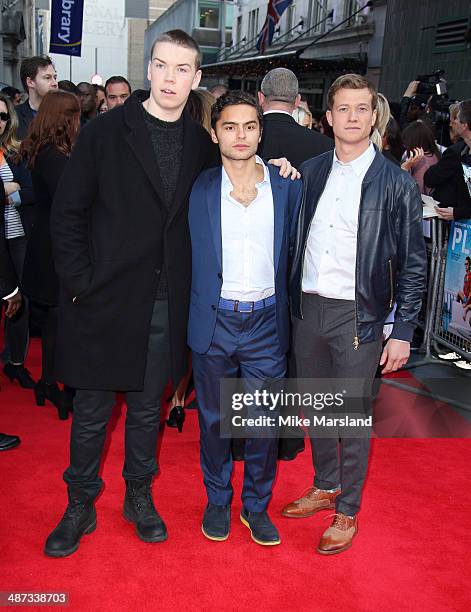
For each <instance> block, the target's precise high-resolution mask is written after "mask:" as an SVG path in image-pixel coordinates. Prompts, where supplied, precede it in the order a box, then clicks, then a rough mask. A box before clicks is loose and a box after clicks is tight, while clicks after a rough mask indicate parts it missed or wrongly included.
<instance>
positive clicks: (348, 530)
mask: <svg viewBox="0 0 471 612" xmlns="http://www.w3.org/2000/svg"><path fill="white" fill-rule="evenodd" d="M357 533H358V519H357V517H356V516H354V517H351V516H347V515H345V514H342V513H341V512H338V513H337V514H335V515H334V520H333V521H332V525H331V526H330V527H329V528H328V529H326V530H325V531H324V533H323V534H322V537H321V539H320V541H319V546H318V547H317V552H318V553H320V554H321V555H336V554H337V553H341V552H343V551H344V550H347V548H350V546H351V545H352V540H353V538H354V537H355V535H356V534H357Z"/></svg>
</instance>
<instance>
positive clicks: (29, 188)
mask: <svg viewBox="0 0 471 612" xmlns="http://www.w3.org/2000/svg"><path fill="white" fill-rule="evenodd" d="M8 165H9V166H10V168H11V171H12V174H13V180H14V181H15V183H18V185H19V186H20V191H19V192H18V194H19V196H20V202H21V205H22V206H27V205H31V204H34V203H35V197H34V190H33V181H32V178H31V172H30V171H29V169H28V167H27V165H26V161H24V160H21V161H15V160H14V159H11V158H10V159H9V160H8Z"/></svg>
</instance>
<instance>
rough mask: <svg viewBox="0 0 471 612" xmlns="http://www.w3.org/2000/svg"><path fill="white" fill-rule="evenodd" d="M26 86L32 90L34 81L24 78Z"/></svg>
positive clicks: (34, 84) (34, 85)
mask: <svg viewBox="0 0 471 612" xmlns="http://www.w3.org/2000/svg"><path fill="white" fill-rule="evenodd" d="M26 86H27V87H31V89H34V88H35V87H36V83H35V82H34V79H32V78H31V77H26Z"/></svg>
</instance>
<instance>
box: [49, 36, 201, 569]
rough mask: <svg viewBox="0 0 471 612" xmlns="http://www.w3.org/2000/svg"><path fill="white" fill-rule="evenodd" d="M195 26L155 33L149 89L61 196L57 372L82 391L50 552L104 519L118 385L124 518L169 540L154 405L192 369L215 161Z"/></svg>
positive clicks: (64, 551) (110, 125) (94, 130)
mask: <svg viewBox="0 0 471 612" xmlns="http://www.w3.org/2000/svg"><path fill="white" fill-rule="evenodd" d="M200 61H201V55H200V51H199V48H198V46H197V44H196V43H195V42H194V41H193V39H192V38H190V37H189V36H188V35H187V34H185V33H184V32H181V31H178V30H177V31H173V32H170V33H168V34H166V35H163V36H160V37H159V38H158V39H157V41H156V42H155V44H154V46H153V49H152V54H151V58H150V61H149V67H148V78H149V80H150V82H151V90H150V95H149V92H147V91H135V92H134V94H133V95H132V96H131V97H130V98H129V100H128V101H127V102H126V104H124V105H122V106H120V107H119V108H116V109H114V110H113V111H112V112H109V113H105V114H104V115H102V116H100V117H98V118H97V119H95V120H94V121H92V122H90V123H89V124H88V125H87V126H86V127H85V128H83V129H82V131H81V134H80V136H79V139H78V141H77V144H76V147H75V150H74V152H73V154H72V156H71V158H70V161H69V163H68V166H67V167H66V169H65V172H64V174H63V177H62V180H61V182H60V184H59V187H58V190H57V192H56V197H55V201H54V205H53V212H52V219H51V228H52V238H53V246H54V255H55V262H56V268H57V272H58V275H59V278H60V282H61V297H60V305H59V325H58V338H57V353H56V354H57V360H56V363H57V376H58V379H59V380H62V381H64V382H65V383H66V384H68V385H70V386H71V387H74V388H76V389H77V392H76V397H75V402H74V415H73V425H72V431H71V440H70V465H69V467H68V468H67V470H66V472H65V473H64V480H65V481H66V483H67V484H68V492H69V504H68V507H67V511H66V513H65V515H64V517H63V519H62V520H61V522H60V523H59V525H58V527H57V528H56V529H55V530H54V531H53V532H52V533H51V535H50V536H49V538H48V539H47V542H46V548H45V552H46V554H48V555H50V556H56V557H62V556H66V555H69V554H71V553H73V552H74V551H75V550H77V548H78V546H79V542H80V538H81V536H82V535H83V534H84V533H90V532H91V531H93V530H94V529H95V526H96V514H95V508H94V499H95V498H96V496H97V495H98V494H99V492H100V490H101V487H102V481H101V479H100V477H99V475H98V470H99V465H100V459H101V456H102V451H103V445H104V441H105V434H106V425H107V422H108V420H109V417H110V415H111V410H112V407H113V405H114V402H115V391H117V390H123V391H125V392H126V402H127V415H126V434H125V445H126V452H125V463H124V469H123V477H124V479H125V480H126V497H125V504H124V515H125V517H126V518H127V519H128V520H129V521H131V522H133V523H134V524H135V525H136V530H137V535H138V536H139V537H140V538H141V539H142V540H144V541H146V542H159V541H163V540H165V539H166V538H167V530H166V527H165V524H164V522H163V521H162V519H161V518H160V516H159V514H158V513H157V511H156V509H155V507H154V504H153V501H152V494H151V481H152V476H153V475H154V474H155V473H156V471H157V464H156V459H155V451H156V442H157V434H158V428H159V421H160V418H159V417H160V401H161V396H162V393H163V391H164V387H165V385H166V383H167V381H168V379H169V378H170V377H172V379H173V381H174V383H175V384H178V382H179V380H180V378H181V377H182V376H183V374H184V373H185V372H186V369H187V365H188V360H187V354H186V323H187V313H188V304H189V289H188V288H189V286H190V282H191V259H190V254H191V250H190V239H189V235H188V222H187V214H188V197H189V194H190V191H191V187H192V184H193V181H194V179H195V178H196V177H197V176H198V174H199V172H200V171H201V170H202V169H203V168H204V167H205V165H207V164H208V163H209V162H210V160H211V154H212V151H213V148H212V144H211V141H210V138H209V135H208V134H207V132H205V130H204V129H203V128H202V127H201V126H200V125H198V124H197V123H195V122H193V121H192V120H191V119H190V117H189V116H188V115H186V114H183V115H182V112H183V109H184V106H185V103H186V100H187V98H188V95H189V93H190V91H191V89H195V88H196V87H197V86H198V84H199V81H200V78H201V70H200Z"/></svg>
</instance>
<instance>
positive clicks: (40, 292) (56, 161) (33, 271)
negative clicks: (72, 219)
mask: <svg viewBox="0 0 471 612" xmlns="http://www.w3.org/2000/svg"><path fill="white" fill-rule="evenodd" d="M67 159H68V158H67V156H66V155H65V154H64V153H61V151H59V149H56V147H51V146H46V147H43V148H42V149H41V150H40V151H39V153H38V155H37V157H36V159H35V162H34V167H33V169H32V171H31V176H32V180H33V186H34V193H35V197H36V204H35V208H36V217H35V223H34V225H33V226H32V229H31V231H30V234H29V236H28V242H27V246H26V255H25V263H24V266H23V279H22V291H23V292H24V294H25V295H27V296H28V297H29V298H30V299H31V300H34V301H35V302H38V303H39V304H43V305H45V306H57V304H58V301H59V281H58V279H57V274H56V270H55V267H54V259H53V255H52V243H51V231H50V222H51V206H52V202H53V200H54V195H55V193H56V191H57V185H58V183H59V181H60V179H61V176H62V173H63V172H64V168H65V166H66V164H67ZM22 220H23V217H22Z"/></svg>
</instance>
